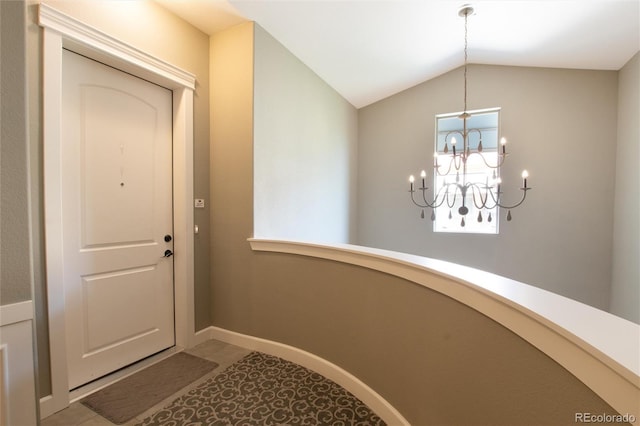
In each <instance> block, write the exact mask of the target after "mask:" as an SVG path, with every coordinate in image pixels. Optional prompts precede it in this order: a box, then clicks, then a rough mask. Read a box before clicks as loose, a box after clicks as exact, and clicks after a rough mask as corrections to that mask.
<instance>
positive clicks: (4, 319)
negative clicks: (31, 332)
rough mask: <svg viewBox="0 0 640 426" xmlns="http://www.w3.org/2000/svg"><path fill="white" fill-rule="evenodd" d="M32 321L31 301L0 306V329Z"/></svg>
mask: <svg viewBox="0 0 640 426" xmlns="http://www.w3.org/2000/svg"><path fill="white" fill-rule="evenodd" d="M30 319H33V301H31V300H25V301H24V302H18V303H12V304H10V305H0V327H2V326H5V325H10V324H14V323H16V322H21V321H27V320H30Z"/></svg>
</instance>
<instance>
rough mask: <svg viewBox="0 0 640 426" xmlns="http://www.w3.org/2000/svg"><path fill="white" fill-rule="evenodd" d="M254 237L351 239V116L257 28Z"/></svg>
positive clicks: (353, 155)
mask: <svg viewBox="0 0 640 426" xmlns="http://www.w3.org/2000/svg"><path fill="white" fill-rule="evenodd" d="M254 60H255V64H254V66H255V75H254V111H255V113H254V142H253V144H254V145H253V149H254V235H255V236H256V237H261V238H284V239H295V240H313V241H327V242H335V243H346V242H349V241H352V240H353V238H354V236H355V225H354V223H353V222H354V219H355V190H356V170H357V168H356V153H357V151H356V147H357V111H356V109H355V108H354V107H353V106H352V105H351V104H349V103H348V102H347V101H346V100H345V99H344V98H342V97H341V96H340V95H339V94H338V93H337V92H336V91H335V90H334V89H332V88H331V87H330V86H329V85H327V84H326V83H325V82H324V81H323V80H321V79H320V78H319V77H318V76H317V75H316V74H315V73H313V71H311V70H310V69H309V68H308V67H307V66H306V65H304V64H303V63H302V62H300V60H299V59H298V58H296V57H295V56H293V55H292V54H291V53H290V52H289V51H288V50H286V49H285V48H284V47H283V46H282V45H281V44H280V43H279V42H278V41H276V40H275V39H274V38H273V37H271V36H270V35H269V34H268V33H267V32H266V31H264V30H263V29H262V28H261V27H260V26H258V25H256V26H255V54H254Z"/></svg>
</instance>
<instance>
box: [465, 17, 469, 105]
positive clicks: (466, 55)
mask: <svg viewBox="0 0 640 426" xmlns="http://www.w3.org/2000/svg"><path fill="white" fill-rule="evenodd" d="M468 17H469V13H468V12H466V13H465V14H464V112H467V59H468V53H467V50H468V49H467V44H468V43H467V19H468Z"/></svg>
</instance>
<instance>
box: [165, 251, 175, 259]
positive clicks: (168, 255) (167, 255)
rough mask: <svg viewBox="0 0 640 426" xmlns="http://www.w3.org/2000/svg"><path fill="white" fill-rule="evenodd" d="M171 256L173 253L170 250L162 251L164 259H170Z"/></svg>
mask: <svg viewBox="0 0 640 426" xmlns="http://www.w3.org/2000/svg"><path fill="white" fill-rule="evenodd" d="M171 256H173V252H172V251H171V250H165V251H164V257H171Z"/></svg>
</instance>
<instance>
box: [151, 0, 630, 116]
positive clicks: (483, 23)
mask: <svg viewBox="0 0 640 426" xmlns="http://www.w3.org/2000/svg"><path fill="white" fill-rule="evenodd" d="M156 1H157V2H158V3H160V4H162V5H163V6H165V7H166V8H168V9H169V10H171V11H172V12H174V13H176V14H177V15H179V16H181V17H182V18H184V19H185V20H187V21H189V22H191V23H192V24H193V25H194V26H196V27H197V28H199V29H200V30H201V31H203V32H205V33H207V34H214V33H215V32H217V31H220V30H223V29H225V28H227V27H230V26H232V25H235V24H237V23H240V22H243V21H247V20H251V21H255V22H257V23H258V24H259V25H260V26H261V27H263V28H264V29H265V30H266V31H268V32H269V33H270V34H271V35H272V36H274V37H275V38H276V39H277V40H278V41H280V43H282V44H283V45H284V46H285V47H287V48H288V49H289V50H290V51H291V52H292V53H293V54H294V55H296V56H297V57H298V58H299V59H300V60H302V61H303V62H304V63H305V64H306V65H307V66H309V67H310V68H311V69H312V70H313V71H315V73H316V74H318V75H319V76H320V77H321V78H322V79H324V80H325V81H326V82H327V83H328V84H329V85H331V86H332V87H333V88H334V89H335V90H336V91H338V92H339V93H340V94H341V95H342V96H344V97H345V98H346V99H347V100H348V101H349V102H351V103H352V104H353V105H354V106H356V107H358V108H360V107H363V106H366V105H368V104H370V103H372V102H375V101H377V100H380V99H383V98H385V97H387V96H390V95H392V94H394V93H397V92H399V91H401V90H404V89H406V88H409V87H412V86H414V85H416V84H418V83H421V82H423V81H426V80H429V79H431V78H433V77H436V76H438V75H440V74H443V73H445V72H447V71H449V70H451V69H454V68H456V67H458V66H460V65H462V64H463V63H464V54H463V48H464V19H463V18H461V17H459V16H458V10H459V8H460V6H462V5H463V4H465V1H464V0H460V1H455V0H257V1H247V0H229V1H227V0H156ZM470 3H471V5H472V6H473V7H474V10H475V13H474V14H473V15H472V16H470V17H469V23H468V40H469V62H470V63H482V64H496V65H516V66H533V67H557V68H578V69H599V70H618V69H620V68H621V67H622V66H623V65H624V64H625V63H626V62H627V61H628V60H629V59H630V58H631V57H632V56H633V55H634V54H635V53H636V52H638V50H640V24H639V22H640V0H528V1H520V0H475V1H473V2H470Z"/></svg>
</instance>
